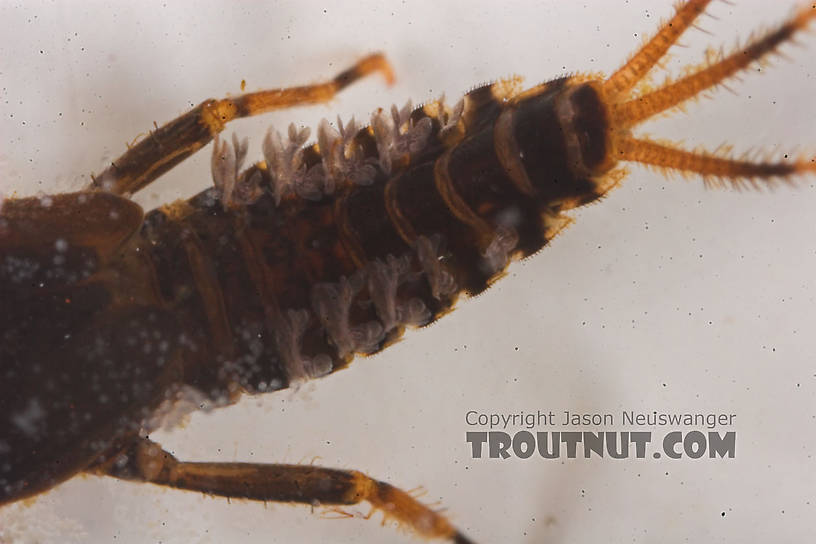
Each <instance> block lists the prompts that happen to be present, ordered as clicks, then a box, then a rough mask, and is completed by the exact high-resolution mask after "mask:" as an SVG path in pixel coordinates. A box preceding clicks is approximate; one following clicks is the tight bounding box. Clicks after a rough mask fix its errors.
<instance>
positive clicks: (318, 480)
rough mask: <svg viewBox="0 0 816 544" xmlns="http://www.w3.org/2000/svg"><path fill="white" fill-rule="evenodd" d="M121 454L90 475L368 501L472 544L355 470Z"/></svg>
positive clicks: (435, 533)
mask: <svg viewBox="0 0 816 544" xmlns="http://www.w3.org/2000/svg"><path fill="white" fill-rule="evenodd" d="M124 453H125V455H126V456H127V461H126V462H125V463H124V464H123V465H122V464H119V463H117V462H115V459H114V460H112V462H110V463H108V464H106V465H103V466H97V467H93V468H92V469H91V471H92V472H95V473H97V474H107V475H109V476H114V477H116V478H121V479H124V480H135V481H142V482H150V483H154V484H158V485H165V486H168V487H175V488H177V489H187V490H191V491H201V492H203V493H208V494H212V495H220V496H223V497H232V498H244V499H251V500H259V501H278V502H293V503H301V504H308V505H324V506H326V505H351V504H358V503H360V502H363V501H368V502H369V503H370V504H371V505H372V506H373V507H374V508H375V509H377V510H382V512H383V514H384V515H385V516H386V518H393V519H396V520H397V521H399V522H400V523H401V524H405V525H406V526H408V527H410V528H411V529H413V530H414V531H415V532H416V533H418V534H419V535H420V536H422V537H424V538H440V539H447V540H450V541H452V542H455V543H457V544H468V543H470V542H471V541H470V540H468V538H467V537H465V536H464V535H462V534H461V533H460V532H458V531H457V530H456V529H455V528H454V527H453V526H452V525H451V524H450V523H449V522H448V520H447V519H445V517H444V516H442V515H441V514H439V513H438V512H434V511H433V510H431V509H430V508H428V507H427V506H425V505H424V504H422V503H420V502H419V501H417V500H416V499H415V498H414V497H412V496H411V495H410V494H408V493H406V492H405V491H402V490H400V489H397V488H395V487H393V486H391V485H389V484H387V483H384V482H380V481H377V480H373V479H371V478H369V477H368V476H366V475H365V474H363V473H361V472H357V471H354V470H336V469H328V468H322V467H316V466H311V465H268V464H260V463H186V462H182V461H179V460H177V459H176V458H175V457H173V456H172V455H171V454H170V453H168V452H166V451H164V450H163V449H162V448H161V446H159V445H158V444H156V443H154V442H151V441H149V440H142V441H140V442H137V443H136V444H134V445H133V446H132V447H131V448H130V449H129V450H128V451H126V452H124Z"/></svg>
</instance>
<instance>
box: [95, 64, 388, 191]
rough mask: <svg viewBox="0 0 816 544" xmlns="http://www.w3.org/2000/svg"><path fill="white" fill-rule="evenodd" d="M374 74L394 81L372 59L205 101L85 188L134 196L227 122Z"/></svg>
mask: <svg viewBox="0 0 816 544" xmlns="http://www.w3.org/2000/svg"><path fill="white" fill-rule="evenodd" d="M375 72H380V73H381V74H382V75H383V76H384V77H385V79H386V81H387V82H388V83H389V84H391V83H392V82H393V81H394V74H393V71H392V69H391V65H390V64H389V63H388V61H387V60H386V59H385V57H384V56H383V55H381V54H373V55H369V56H368V57H365V58H364V59H362V60H361V61H359V62H358V63H357V64H355V65H354V66H352V67H351V68H349V69H347V70H344V71H343V72H341V73H340V74H338V75H337V76H335V77H334V79H332V80H331V81H328V82H325V83H318V84H315V85H304V86H301V87H290V88H287V89H269V90H264V91H258V92H254V93H247V94H243V95H240V96H236V97H234V98H223V99H221V100H215V99H208V100H205V101H204V102H202V103H201V104H199V105H198V106H196V107H195V108H193V109H192V110H190V111H188V112H187V113H185V114H183V115H181V116H179V117H177V118H176V119H173V120H172V121H170V122H168V123H166V124H165V125H163V126H161V127H159V128H157V129H156V130H154V131H153V132H151V133H150V135H149V136H148V137H146V138H144V139H143V140H141V141H140V142H139V143H138V144H136V145H135V146H133V147H131V148H130V149H128V150H127V152H125V154H123V155H122V156H121V157H119V158H118V159H116V160H115V161H113V162H112V163H111V165H110V166H108V167H107V168H106V169H105V171H104V172H102V173H101V174H100V175H99V176H96V177H94V178H93V181H92V183H91V185H90V187H89V188H90V189H96V190H103V191H107V192H111V193H115V194H120V195H122V194H128V193H134V192H136V191H138V190H140V189H142V188H144V187H145V186H146V185H148V184H149V183H150V182H152V181H153V180H155V179H156V178H158V177H159V176H161V175H162V174H164V173H165V172H167V171H168V170H170V169H171V168H173V167H174V166H175V165H177V164H178V163H180V162H181V161H183V160H184V159H186V158H187V157H189V156H190V155H192V154H193V153H195V152H196V151H198V150H199V149H201V148H202V147H203V146H205V145H207V144H208V143H209V142H210V140H212V139H213V138H214V137H215V135H217V134H218V133H219V132H221V131H222V130H224V126H225V125H226V124H227V123H228V122H230V121H232V120H234V119H240V118H241V117H250V116H253V115H259V114H262V113H267V112H270V111H273V110H278V109H284V108H290V107H294V106H303V105H309V104H320V103H324V102H328V101H329V100H331V99H332V98H333V97H334V95H335V94H337V93H338V92H339V91H341V90H342V89H344V88H345V87H347V86H349V85H351V84H352V83H354V82H355V81H357V80H359V79H361V78H363V77H365V76H367V75H369V74H372V73H375Z"/></svg>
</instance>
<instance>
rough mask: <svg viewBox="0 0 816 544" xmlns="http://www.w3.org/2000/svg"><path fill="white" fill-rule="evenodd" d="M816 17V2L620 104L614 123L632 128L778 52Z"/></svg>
mask: <svg viewBox="0 0 816 544" xmlns="http://www.w3.org/2000/svg"><path fill="white" fill-rule="evenodd" d="M814 18H816V4H811V5H807V6H805V7H803V8H801V9H800V10H799V11H798V12H797V13H796V15H795V16H794V17H793V18H791V19H790V20H789V21H787V22H785V23H783V24H782V25H781V26H779V27H778V28H776V29H775V30H773V31H771V32H768V33H767V34H765V35H764V36H762V37H761V38H759V39H756V40H753V41H751V42H750V43H749V44H747V45H746V46H744V47H740V48H739V49H737V50H736V51H734V52H733V53H732V54H731V55H729V56H727V57H725V58H724V59H722V60H720V61H719V62H715V63H714V64H712V65H710V66H707V67H706V68H703V69H701V70H699V71H697V72H695V73H693V74H691V75H689V76H686V77H684V78H681V79H680V80H678V81H676V82H674V83H670V84H668V85H663V86H662V87H660V88H659V89H657V90H655V91H652V92H650V93H647V94H644V95H642V96H638V97H636V98H634V99H631V100H629V101H628V102H623V103H620V104H616V105H615V106H614V109H613V124H614V125H615V126H617V127H620V128H622V129H625V128H629V127H632V126H634V125H637V124H638V123H641V122H643V121H645V120H646V119H648V118H650V117H653V116H654V115H656V114H658V113H660V112H663V111H666V110H667V109H669V108H672V107H674V106H676V105H678V104H681V103H682V102H685V101H686V100H688V99H689V98H692V97H694V96H697V95H698V94H700V93H701V92H703V91H705V90H706V89H710V88H711V87H713V86H715V85H717V84H719V83H722V82H723V81H724V80H725V79H727V78H729V77H732V76H733V75H734V74H736V73H738V72H740V71H742V70H744V69H746V68H747V67H748V66H749V65H750V64H751V63H752V62H754V61H757V60H759V59H761V58H763V57H765V56H766V55H768V54H770V53H773V52H774V51H776V50H777V48H778V47H779V46H780V45H781V44H783V43H785V42H787V41H790V40H791V38H792V37H793V35H794V33H796V31H798V30H802V29H804V28H806V27H807V26H808V24H809V23H810V22H811V21H812V20H813V19H814Z"/></svg>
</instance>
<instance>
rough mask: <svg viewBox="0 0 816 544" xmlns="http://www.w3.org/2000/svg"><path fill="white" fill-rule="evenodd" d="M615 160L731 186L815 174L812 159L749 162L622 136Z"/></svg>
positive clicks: (815, 170)
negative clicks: (688, 174) (645, 165)
mask: <svg viewBox="0 0 816 544" xmlns="http://www.w3.org/2000/svg"><path fill="white" fill-rule="evenodd" d="M615 149H616V151H617V159H618V160H622V161H634V162H639V163H641V164H647V165H650V166H655V167H658V168H664V169H668V170H675V171H679V172H688V173H694V174H699V175H701V176H702V177H703V179H704V180H705V181H706V184H707V185H709V186H711V187H720V186H725V185H728V184H730V185H732V186H734V187H736V188H743V187H750V188H754V189H756V188H759V187H760V183H759V181H762V182H763V183H762V185H770V184H771V183H773V181H775V180H780V179H781V180H785V181H789V180H790V178H791V177H792V176H794V175H795V174H800V173H805V172H814V173H816V158H811V159H806V158H800V159H799V160H797V161H795V162H791V163H782V162H751V161H741V160H734V159H730V158H726V157H717V156H714V155H710V154H706V153H699V152H691V151H684V150H681V149H675V148H673V147H670V146H668V145H664V144H659V143H656V142H652V141H649V140H646V139H639V138H633V137H629V136H624V137H620V138H618V139H616V142H615Z"/></svg>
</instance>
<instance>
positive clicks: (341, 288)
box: [293, 104, 501, 372]
mask: <svg viewBox="0 0 816 544" xmlns="http://www.w3.org/2000/svg"><path fill="white" fill-rule="evenodd" d="M454 105H455V104H451V106H454ZM452 109H453V108H452ZM454 111H455V110H454ZM406 133H407V132H406ZM312 166H314V165H312ZM380 166H383V165H382V164H381V165H380ZM498 245H499V247H501V242H500V243H499V244H498ZM489 248H490V244H489V243H488V244H487V247H485V250H487V249H489ZM488 255H492V254H490V253H488V252H487V251H486V253H485V256H488ZM487 261H488V264H489V262H490V259H487ZM383 262H385V261H383ZM348 281H349V282H350V283H349V287H348V288H346V287H343V285H342V282H340V283H339V284H338V285H340V287H335V288H334V289H335V290H334V291H333V292H335V293H341V292H343V291H345V290H348V289H351V288H352V287H353V285H352V283H351V282H352V280H351V279H350V278H349V280H348ZM383 315H385V314H383ZM293 319H294V318H293ZM382 322H383V323H386V320H385V319H383V320H382ZM369 332H371V331H369ZM374 332H376V331H374ZM374 332H372V336H374V337H376V336H377V335H376V334H374ZM336 333H337V336H338V338H339V340H338V342H337V345H341V344H342V343H343V339H342V337H343V335H342V333H341V332H337V331H336ZM365 338H368V337H365V336H364V337H363V339H365ZM364 343H365V342H364ZM318 368H319V365H318ZM304 371H306V372H310V371H311V370H309V369H308V368H304Z"/></svg>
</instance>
